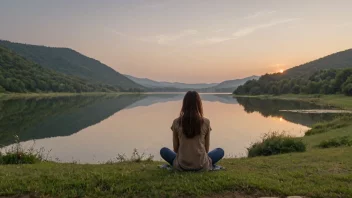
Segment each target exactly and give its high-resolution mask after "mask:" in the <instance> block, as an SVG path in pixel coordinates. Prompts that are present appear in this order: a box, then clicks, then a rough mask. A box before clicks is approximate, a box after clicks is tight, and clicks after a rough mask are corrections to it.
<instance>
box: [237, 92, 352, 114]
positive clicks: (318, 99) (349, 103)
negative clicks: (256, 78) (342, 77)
mask: <svg viewBox="0 0 352 198" xmlns="http://www.w3.org/2000/svg"><path fill="white" fill-rule="evenodd" d="M233 97H235V98H240V97H246V98H259V99H277V100H295V101H303V102H310V103H315V104H319V105H326V106H331V107H336V108H339V109H343V110H352V97H351V96H345V95H342V94H335V95H317V94H284V95H233Z"/></svg>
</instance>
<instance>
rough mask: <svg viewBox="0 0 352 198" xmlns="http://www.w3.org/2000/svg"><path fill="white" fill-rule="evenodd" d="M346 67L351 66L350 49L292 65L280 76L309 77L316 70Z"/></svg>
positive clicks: (351, 56) (351, 55) (351, 53)
mask: <svg viewBox="0 0 352 198" xmlns="http://www.w3.org/2000/svg"><path fill="white" fill-rule="evenodd" d="M348 67H352V49H348V50H345V51H341V52H337V53H334V54H331V55H328V56H325V57H322V58H319V59H317V60H314V61H311V62H308V63H305V64H302V65H299V66H296V67H292V68H291V69H288V70H286V71H285V72H284V73H283V75H282V78H287V77H300V76H305V77H309V76H310V75H312V74H313V73H315V72H316V71H319V70H322V69H341V68H348Z"/></svg>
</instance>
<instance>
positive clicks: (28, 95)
mask: <svg viewBox="0 0 352 198" xmlns="http://www.w3.org/2000/svg"><path fill="white" fill-rule="evenodd" d="M123 94H141V93H139V92H83V93H3V94H0V100H1V99H13V98H54V97H69V96H103V95H112V96H118V95H123Z"/></svg>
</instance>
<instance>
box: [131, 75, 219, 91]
mask: <svg viewBox="0 0 352 198" xmlns="http://www.w3.org/2000/svg"><path fill="white" fill-rule="evenodd" d="M125 76H126V77H127V78H129V79H131V80H132V81H134V82H136V83H138V84H140V85H143V86H144V87H147V88H151V89H153V88H176V89H202V88H208V87H213V86H216V85H218V83H197V84H187V83H179V82H159V81H154V80H150V79H148V78H137V77H133V76H130V75H125Z"/></svg>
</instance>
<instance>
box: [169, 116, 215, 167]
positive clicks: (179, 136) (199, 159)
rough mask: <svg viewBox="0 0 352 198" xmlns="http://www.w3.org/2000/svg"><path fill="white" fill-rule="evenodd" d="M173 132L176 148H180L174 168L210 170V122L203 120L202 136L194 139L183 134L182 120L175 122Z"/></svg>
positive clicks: (172, 127) (178, 119)
mask: <svg viewBox="0 0 352 198" xmlns="http://www.w3.org/2000/svg"><path fill="white" fill-rule="evenodd" d="M171 130H172V131H173V143H174V147H176V148H178V150H177V156H176V159H175V160H174V163H173V165H174V167H175V168H177V169H179V170H209V169H210V168H211V164H212V162H211V159H210V158H209V156H208V151H209V137H210V136H209V135H210V131H211V127H210V122H209V120H208V119H206V118H203V122H202V126H201V132H200V134H199V135H196V136H194V137H192V138H188V137H186V135H185V134H184V133H183V131H182V124H181V121H180V118H177V119H175V120H174V122H173V124H172V126H171Z"/></svg>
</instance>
